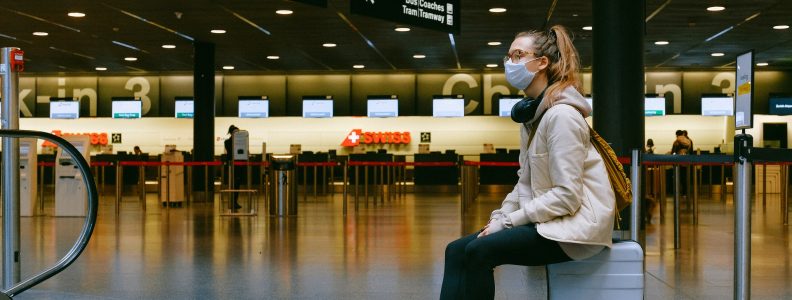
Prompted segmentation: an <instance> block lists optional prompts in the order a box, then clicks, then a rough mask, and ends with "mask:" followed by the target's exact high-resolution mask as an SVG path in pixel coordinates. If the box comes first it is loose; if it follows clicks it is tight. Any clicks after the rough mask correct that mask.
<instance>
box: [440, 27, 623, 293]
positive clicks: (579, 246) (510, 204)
mask: <svg viewBox="0 0 792 300" xmlns="http://www.w3.org/2000/svg"><path fill="white" fill-rule="evenodd" d="M504 67H505V69H506V80H507V81H508V82H509V83H510V84H511V85H512V86H514V87H516V88H517V89H520V90H522V91H524V92H525V95H526V96H527V97H526V98H525V99H523V100H521V101H520V102H518V103H517V104H515V105H514V107H513V108H512V120H514V121H515V122H517V123H520V159H519V160H520V170H519V171H518V172H517V174H518V176H519V180H518V182H517V185H516V186H515V187H514V190H512V192H511V193H509V194H508V195H506V198H505V200H504V201H503V204H502V205H501V207H500V208H499V209H496V210H495V211H493V212H492V215H491V217H490V220H489V223H488V224H487V225H486V226H484V228H483V229H482V230H481V231H479V232H476V233H473V234H471V235H468V236H465V237H462V238H460V239H458V240H456V241H453V242H451V243H449V244H448V246H447V247H446V252H445V272H444V274H443V285H442V290H441V292H440V298H441V299H492V298H493V297H494V296H495V280H494V276H493V271H494V268H495V267H497V266H499V265H503V264H512V265H525V266H539V265H546V264H552V263H559V262H564V261H569V260H579V259H585V258H588V257H591V256H593V255H595V254H597V253H599V252H600V251H602V249H603V248H604V247H610V246H611V231H612V229H613V222H614V214H615V205H616V204H615V196H614V194H613V189H612V187H611V185H610V181H609V180H608V173H607V171H606V169H605V165H604V164H603V161H602V157H601V156H600V155H599V153H598V152H597V150H596V149H595V148H594V147H593V146H592V145H591V142H590V140H589V127H588V125H587V124H586V121H585V119H584V118H585V117H586V116H588V115H589V114H590V113H591V107H590V106H589V105H588V103H587V102H586V100H585V98H584V97H583V96H582V95H581V94H580V92H579V85H580V81H579V79H580V77H579V75H578V70H579V68H580V62H579V58H578V54H577V50H576V49H575V47H574V45H573V44H572V39H571V38H570V36H569V34H568V33H567V31H566V29H565V28H564V27H562V26H553V27H552V28H551V29H550V30H549V31H530V32H521V33H519V34H517V36H516V37H515V39H514V41H513V42H512V44H511V47H510V48H509V52H508V55H507V56H506V57H505V58H504Z"/></svg>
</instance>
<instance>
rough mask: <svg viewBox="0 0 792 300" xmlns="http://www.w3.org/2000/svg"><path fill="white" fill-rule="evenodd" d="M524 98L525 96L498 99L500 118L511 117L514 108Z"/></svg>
mask: <svg viewBox="0 0 792 300" xmlns="http://www.w3.org/2000/svg"><path fill="white" fill-rule="evenodd" d="M523 98H524V97H523V96H518V95H511V96H501V97H500V99H498V116H501V117H511V111H512V107H513V106H514V104H517V102H520V100H522V99H523Z"/></svg>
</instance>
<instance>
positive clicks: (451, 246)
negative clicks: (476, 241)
mask: <svg viewBox="0 0 792 300" xmlns="http://www.w3.org/2000/svg"><path fill="white" fill-rule="evenodd" d="M468 243H469V241H467V240H466V239H465V238H460V239H458V240H456V241H453V242H450V243H448V245H446V250H445V255H446V257H448V256H454V255H462V254H464V253H465V246H467V244H468Z"/></svg>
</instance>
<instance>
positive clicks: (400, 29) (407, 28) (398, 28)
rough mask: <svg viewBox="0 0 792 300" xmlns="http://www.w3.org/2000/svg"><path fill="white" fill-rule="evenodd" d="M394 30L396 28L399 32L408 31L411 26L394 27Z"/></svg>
mask: <svg viewBox="0 0 792 300" xmlns="http://www.w3.org/2000/svg"><path fill="white" fill-rule="evenodd" d="M394 30H396V31H398V32H408V31H410V28H409V27H396V29H394Z"/></svg>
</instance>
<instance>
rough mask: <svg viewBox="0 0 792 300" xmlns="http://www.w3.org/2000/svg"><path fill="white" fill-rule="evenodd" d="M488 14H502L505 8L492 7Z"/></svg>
mask: <svg viewBox="0 0 792 300" xmlns="http://www.w3.org/2000/svg"><path fill="white" fill-rule="evenodd" d="M489 12H491V13H496V14H498V13H504V12H506V9H505V8H503V7H493V8H490V9H489Z"/></svg>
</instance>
